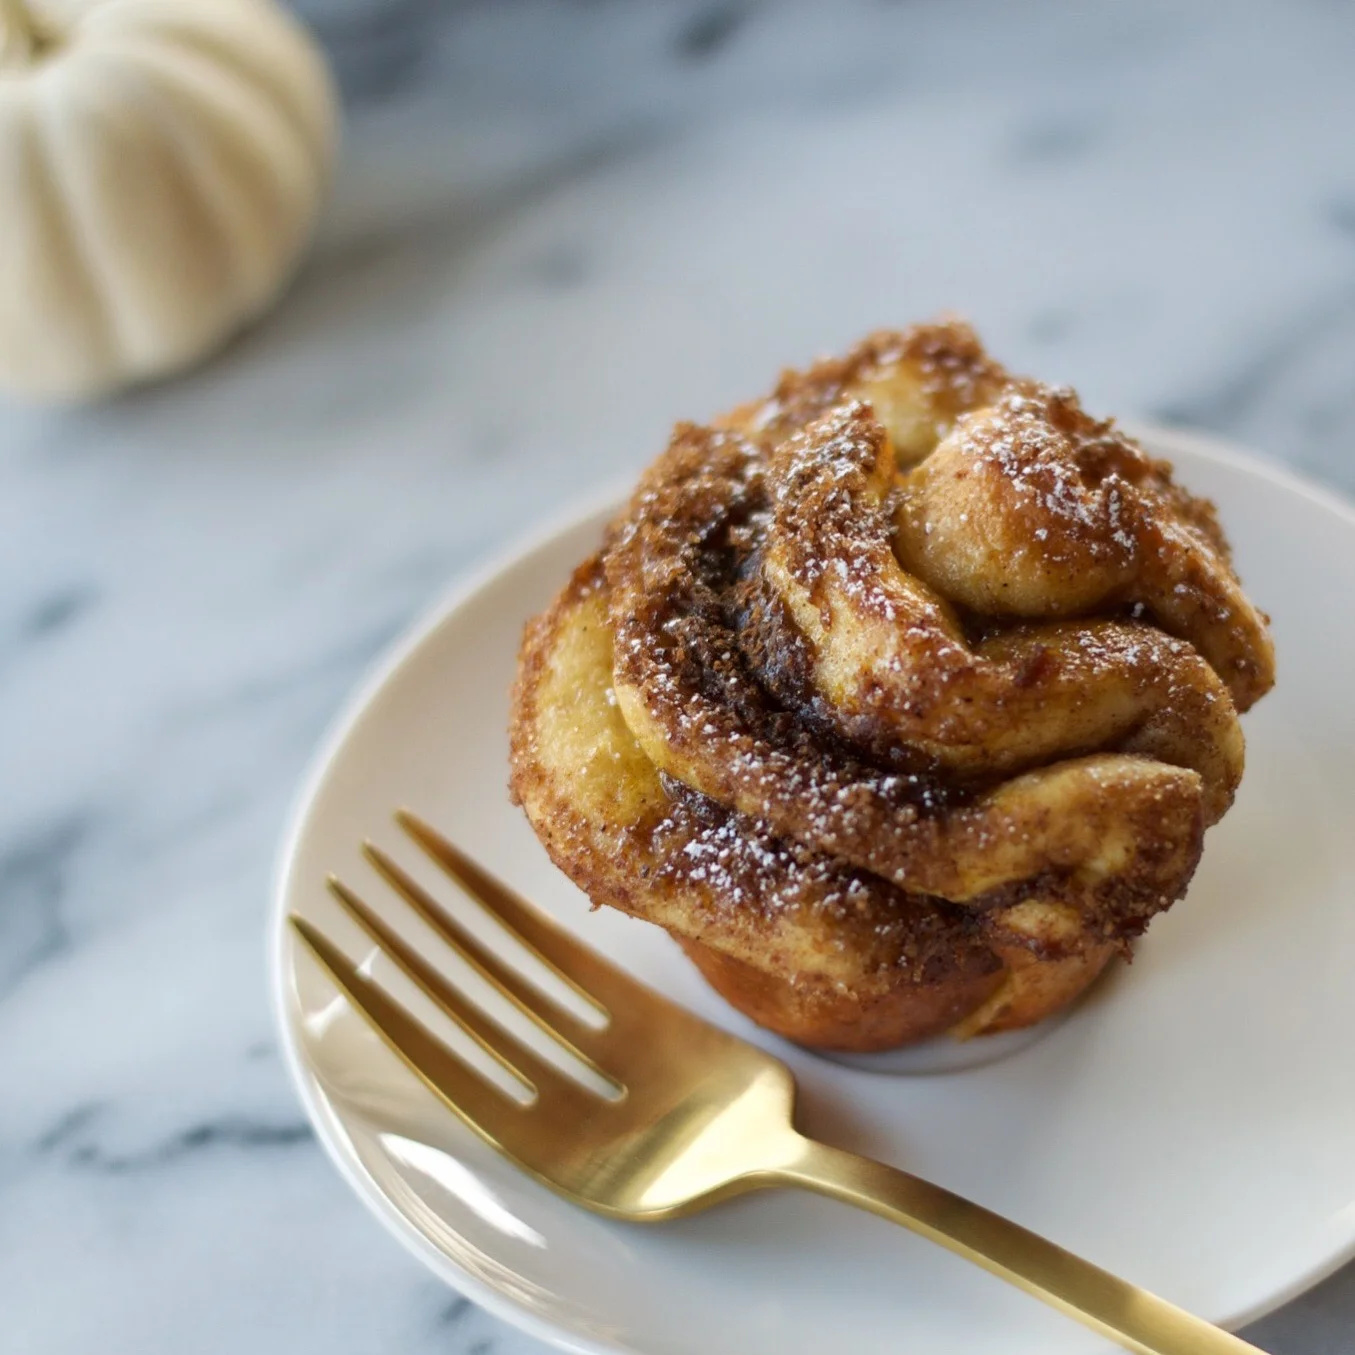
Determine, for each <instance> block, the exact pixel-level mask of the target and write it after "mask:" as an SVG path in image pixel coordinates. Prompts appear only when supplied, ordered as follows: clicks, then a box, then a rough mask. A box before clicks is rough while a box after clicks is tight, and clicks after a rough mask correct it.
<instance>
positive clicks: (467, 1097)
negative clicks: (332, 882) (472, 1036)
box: [287, 913, 524, 1152]
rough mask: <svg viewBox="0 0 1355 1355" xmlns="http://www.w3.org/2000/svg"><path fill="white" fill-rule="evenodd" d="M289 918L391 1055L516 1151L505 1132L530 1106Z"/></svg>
mask: <svg viewBox="0 0 1355 1355" xmlns="http://www.w3.org/2000/svg"><path fill="white" fill-rule="evenodd" d="M287 920H288V921H289V922H290V923H291V924H292V929H293V930H294V931H295V932H296V934H297V935H298V936H299V937H300V938H301V940H302V942H303V943H304V944H305V946H306V948H307V949H308V950H309V951H310V953H311V954H312V955H313V956H314V957H315V958H316V960H317V961H319V963H320V967H321V968H322V969H323V970H324V971H325V973H326V974H328V975H329V977H330V979H331V980H332V981H333V982H334V984H335V986H336V987H337V988H338V989H339V991H340V992H341V993H343V995H344V996H345V997H346V998H347V999H348V1000H349V1002H351V1003H352V1004H353V1007H354V1009H355V1010H356V1011H357V1012H358V1013H359V1014H360V1015H361V1016H362V1018H363V1019H364V1020H365V1021H366V1022H367V1024H368V1025H369V1026H370V1027H371V1028H372V1029H373V1030H374V1031H375V1032H376V1033H377V1034H378V1035H379V1036H380V1037H381V1039H382V1040H383V1041H384V1042H385V1043H386V1045H387V1047H388V1048H389V1049H390V1051H391V1053H393V1054H395V1055H396V1057H397V1058H399V1060H400V1061H401V1062H402V1063H403V1064H404V1065H405V1066H406V1067H407V1068H408V1069H409V1070H410V1072H412V1073H414V1074H415V1075H416V1076H417V1077H418V1078H419V1080H420V1081H421V1082H423V1084H424V1085H425V1086H426V1087H427V1088H428V1089H429V1090H430V1091H431V1092H433V1094H434V1095H435V1096H437V1098H438V1099H439V1100H440V1101H441V1102H442V1103H443V1104H444V1105H445V1106H446V1107H447V1109H448V1110H450V1111H452V1112H453V1113H454V1114H455V1115H456V1116H457V1117H458V1118H459V1119H461V1120H462V1121H464V1122H465V1123H466V1124H467V1125H469V1126H470V1128H471V1129H473V1130H474V1131H475V1132H476V1133H477V1134H479V1135H480V1137H481V1138H483V1139H486V1140H487V1141H488V1142H489V1143H491V1144H494V1145H495V1146H496V1147H500V1148H503V1149H505V1150H507V1151H510V1152H511V1151H512V1149H511V1147H510V1145H509V1144H508V1143H507V1142H505V1131H507V1135H508V1136H509V1137H511V1124H512V1118H515V1117H516V1114H517V1113H520V1112H521V1111H522V1110H523V1109H524V1108H523V1107H521V1106H519V1105H517V1104H516V1103H515V1102H513V1101H512V1100H510V1099H509V1098H508V1097H507V1096H506V1095H504V1094H503V1093H502V1092H500V1091H497V1090H496V1089H495V1088H494V1087H492V1086H491V1085H490V1084H489V1083H488V1082H486V1081H485V1079H484V1078H483V1077H481V1076H480V1074H479V1073H477V1072H475V1071H474V1070H473V1069H472V1068H471V1067H470V1065H469V1064H467V1063H465V1062H463V1061H462V1060H461V1059H459V1058H458V1057H457V1056H456V1055H455V1054H453V1053H452V1051H451V1050H450V1049H448V1048H447V1046H446V1045H444V1044H443V1043H442V1042H441V1041H440V1040H438V1039H437V1038H436V1036H434V1035H433V1033H432V1032H431V1031H429V1030H428V1029H427V1028H426V1027H424V1026H423V1025H421V1024H420V1023H419V1022H418V1021H416V1020H415V1019H414V1018H413V1017H412V1016H410V1015H409V1013H408V1012H406V1011H405V1009H404V1008H403V1007H401V1006H400V1004H399V1003H397V1002H396V1001H395V1000H394V999H393V998H391V997H389V996H387V994H386V993H385V992H383V991H382V989H381V988H380V986H379V985H377V984H376V983H374V982H373V981H372V980H371V979H369V978H367V977H365V976H364V975H363V974H361V973H359V972H358V969H357V967H356V966H355V965H354V964H353V963H352V962H351V961H350V960H349V959H348V957H347V956H346V955H344V954H343V952H342V951H340V950H339V949H338V948H337V947H335V946H334V945H332V944H331V943H330V942H329V940H327V939H326V938H325V937H324V936H323V935H322V934H321V933H320V932H318V931H316V930H315V928H314V927H313V926H311V924H310V923H309V922H307V921H306V920H305V919H304V918H300V917H297V915H296V914H295V913H293V914H292V915H291V916H290V917H289V918H288V919H287Z"/></svg>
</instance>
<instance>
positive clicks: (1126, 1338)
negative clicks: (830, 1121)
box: [775, 1135, 1258, 1355]
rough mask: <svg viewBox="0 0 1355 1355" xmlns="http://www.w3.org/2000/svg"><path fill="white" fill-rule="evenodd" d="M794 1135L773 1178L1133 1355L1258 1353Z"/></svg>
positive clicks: (1101, 1274)
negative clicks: (922, 1244) (963, 1263)
mask: <svg viewBox="0 0 1355 1355" xmlns="http://www.w3.org/2000/svg"><path fill="white" fill-rule="evenodd" d="M797 1139H798V1145H797V1148H796V1150H795V1151H794V1152H793V1153H792V1155H791V1158H790V1161H789V1162H788V1163H787V1164H786V1165H785V1166H784V1167H783V1168H781V1169H779V1170H778V1171H777V1172H776V1173H775V1179H776V1180H777V1181H778V1182H779V1183H781V1184H785V1185H795V1186H800V1187H802V1188H804V1189H806V1190H812V1191H815V1192H816V1193H818V1194H820V1195H827V1196H829V1197H831V1198H832V1199H835V1200H842V1201H844V1202H845V1203H847V1204H852V1205H855V1206H856V1207H857V1208H858V1209H867V1210H869V1211H870V1212H871V1213H872V1214H879V1215H880V1216H881V1217H882V1218H886V1219H890V1220H892V1221H893V1222H894V1223H901V1224H902V1225H903V1226H904V1227H905V1228H907V1229H909V1230H911V1231H912V1232H914V1233H918V1234H920V1235H921V1236H922V1237H925V1238H928V1239H929V1240H930V1241H932V1242H937V1243H940V1245H941V1246H943V1247H945V1248H947V1249H948V1250H950V1251H953V1252H955V1253H957V1254H958V1255H960V1256H963V1257H964V1258H965V1259H966V1260H968V1261H973V1262H974V1263H975V1264H977V1265H980V1266H982V1267H983V1268H984V1269H985V1270H987V1271H991V1272H992V1274H994V1275H997V1276H998V1277H1000V1278H1001V1279H1004V1280H1006V1281H1007V1282H1008V1283H1009V1284H1014V1285H1016V1287H1017V1288H1018V1289H1023V1290H1025V1292H1026V1293H1027V1294H1032V1295H1034V1297H1035V1298H1037V1299H1041V1300H1042V1301H1043V1302H1045V1303H1047V1304H1049V1305H1050V1306H1051V1307H1054V1308H1057V1309H1059V1310H1060V1311H1061V1312H1063V1313H1066V1314H1067V1315H1068V1316H1069V1317H1073V1318H1076V1319H1077V1320H1078V1321H1079V1322H1082V1323H1084V1324H1085V1325H1086V1326H1088V1327H1090V1328H1091V1329H1092V1330H1093V1331H1096V1332H1099V1333H1100V1334H1101V1335H1102V1336H1106V1337H1109V1338H1110V1339H1111V1340H1112V1341H1117V1342H1118V1343H1119V1344H1120V1345H1122V1346H1124V1347H1125V1348H1126V1349H1128V1350H1132V1351H1136V1352H1138V1355H1243V1352H1247V1351H1250V1352H1251V1355H1258V1348H1257V1347H1256V1346H1253V1345H1249V1344H1248V1343H1247V1342H1246V1341H1243V1340H1242V1339H1241V1338H1239V1337H1236V1336H1230V1335H1229V1334H1228V1333H1227V1332H1225V1331H1223V1330H1222V1329H1221V1328H1219V1327H1215V1326H1213V1325H1212V1324H1211V1323H1208V1322H1205V1321H1202V1320H1201V1319H1200V1318H1198V1317H1194V1316H1192V1315H1191V1314H1190V1313H1187V1312H1185V1311H1184V1310H1183V1309H1181V1308H1177V1307H1175V1306H1173V1305H1172V1304H1170V1303H1167V1302H1166V1301H1165V1300H1164V1299H1160V1298H1157V1297H1156V1296H1155V1295H1153V1294H1150V1293H1148V1292H1147V1290H1144V1289H1139V1288H1138V1287H1137V1286H1135V1285H1132V1284H1129V1283H1127V1282H1126V1281H1124V1280H1120V1279H1117V1278H1116V1277H1115V1276H1114V1275H1111V1274H1110V1273H1109V1272H1108V1271H1104V1270H1102V1269H1101V1268H1100V1267H1099V1266H1094V1265H1092V1263H1091V1262H1090V1261H1084V1260H1082V1258H1081V1257H1079V1256H1074V1255H1073V1253H1072V1252H1069V1251H1065V1250H1064V1249H1063V1248H1062V1247H1059V1246H1056V1245H1055V1244H1054V1243H1053V1242H1049V1241H1047V1240H1046V1239H1045V1238H1043V1237H1040V1236H1039V1235H1038V1234H1037V1233H1032V1232H1031V1231H1030V1230H1029V1229H1027V1228H1022V1227H1021V1225H1020V1224H1017V1223H1012V1222H1011V1221H1010V1220H1008V1219H1004V1218H1003V1217H1002V1216H1001V1215H1000V1214H994V1213H993V1212H992V1211H991V1210H989V1209H985V1208H984V1207H983V1206H982V1205H977V1204H974V1203H972V1202H971V1201H969V1200H966V1199H964V1198H963V1197H962V1196H959V1195H956V1194H954V1193H953V1192H951V1191H949V1190H946V1189H945V1188H944V1187H942V1186H937V1185H933V1184H932V1183H931V1182H930V1181H924V1180H922V1179H921V1178H920V1177H917V1176H912V1175H910V1174H909V1173H908V1172H905V1171H900V1170H899V1169H898V1168H897V1167H889V1166H886V1165H885V1164H884V1163H883V1162H875V1161H873V1160H872V1159H870V1158H868V1157H858V1156H857V1155H856V1154H854V1153H847V1152H843V1151H842V1150H841V1149H840V1148H833V1147H830V1146H829V1145H828V1144H824V1143H817V1142H815V1141H814V1140H812V1139H805V1138H799V1136H798V1135H797Z"/></svg>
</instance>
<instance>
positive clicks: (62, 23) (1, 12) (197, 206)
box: [0, 0, 336, 399]
mask: <svg viewBox="0 0 1355 1355" xmlns="http://www.w3.org/2000/svg"><path fill="white" fill-rule="evenodd" d="M335 123H336V114H335V100H334V94H333V89H332V85H331V82H330V78H329V75H328V73H327V71H326V69H325V65H324V63H323V61H322V60H321V58H320V56H319V54H318V52H317V51H316V49H315V47H314V46H313V45H312V44H311V42H310V40H309V39H308V38H307V37H306V36H305V34H304V33H303V31H302V30H301V28H300V27H299V26H298V25H297V24H296V23H295V22H294V21H293V20H292V19H290V18H289V17H288V16H287V15H286V14H284V13H283V12H282V11H281V10H280V9H279V8H277V7H276V6H275V5H274V4H272V3H271V0H0V387H3V388H5V389H7V390H9V391H10V392H12V393H15V394H18V395H21V396H29V397H34V398H66V399H75V398H81V397H86V396H91V395H97V394H100V393H102V392H105V391H108V390H111V389H113V388H115V387H117V386H120V385H124V384H127V383H130V382H134V381H140V380H144V379H146V378H149V377H152V376H157V375H160V374H161V373H164V372H168V371H171V370H173V369H175V368H179V367H183V366H186V365H187V364H189V363H191V362H193V361H195V360H196V359H198V358H200V357H202V356H203V355H204V354H206V353H207V352H208V351H210V350H211V349H212V348H214V347H216V346H217V345H219V344H221V343H222V342H224V341H225V340H226V339H227V338H228V337H229V336H230V335H231V334H232V333H233V332H234V331H236V330H237V329H239V328H240V327H241V326H242V325H243V324H245V323H246V322H247V321H248V320H249V319H250V318H251V317H253V316H255V315H257V314H258V313H259V312H260V311H262V310H263V309H264V308H265V307H266V306H267V305H268V303H269V302H270V301H271V300H272V299H273V298H274V297H275V296H276V295H277V293H278V291H279V290H280V288H281V287H282V285H283V283H284V282H285V281H286V279H287V277H288V275H289V274H290V272H291V270H292V268H293V266H294V265H295V263H296V261H297V258H298V256H299V254H300V252H301V250H302V248H303V247H304V245H305V244H306V242H307V241H308V239H309V237H310V234H311V231H312V228H313V226H314V222H315V216H316V212H317V209H318V207H319V204H320V200H321V196H322V193H323V190H324V187H325V185H326V182H327V179H328V174H329V168H330V162H331V158H332V152H333V145H334V136H335Z"/></svg>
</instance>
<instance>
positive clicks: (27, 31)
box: [0, 0, 38, 70]
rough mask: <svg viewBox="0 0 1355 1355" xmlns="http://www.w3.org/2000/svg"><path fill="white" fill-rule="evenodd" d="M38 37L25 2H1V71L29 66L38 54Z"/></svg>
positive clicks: (9, 0) (5, 0) (18, 0)
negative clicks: (6, 68) (12, 67)
mask: <svg viewBox="0 0 1355 1355" xmlns="http://www.w3.org/2000/svg"><path fill="white" fill-rule="evenodd" d="M37 49H38V35H37V33H36V32H35V31H34V28H33V16H32V15H31V14H29V12H28V6H27V5H25V4H24V0H0V70H3V69H4V68H5V67H7V66H27V65H28V63H29V62H30V61H32V59H33V57H34V56H35V55H36V54H37Z"/></svg>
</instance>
